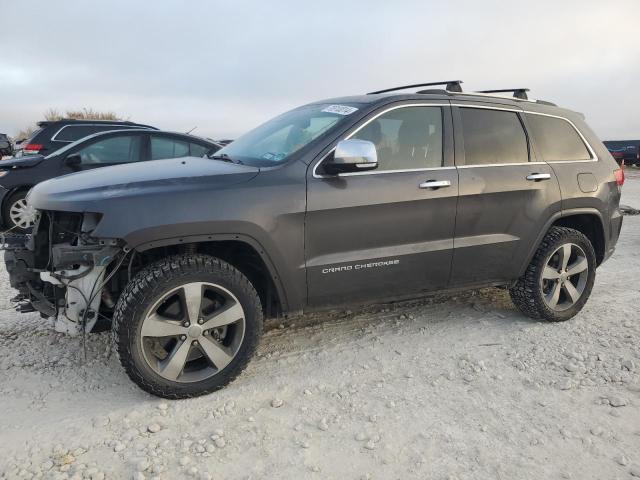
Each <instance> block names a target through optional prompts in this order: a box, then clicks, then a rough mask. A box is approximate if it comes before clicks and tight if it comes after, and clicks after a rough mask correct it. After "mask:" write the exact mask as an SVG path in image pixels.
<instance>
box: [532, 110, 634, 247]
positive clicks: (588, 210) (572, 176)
mask: <svg viewBox="0 0 640 480" xmlns="http://www.w3.org/2000/svg"><path fill="white" fill-rule="evenodd" d="M533 113H534V112H533V109H530V113H529V114H533ZM539 114H542V115H550V116H560V117H562V118H565V119H567V120H569V121H570V123H571V124H573V126H574V127H575V128H576V130H577V131H578V133H579V135H581V136H582V138H583V140H584V141H585V143H586V145H587V147H588V149H589V150H590V151H591V153H592V156H593V158H592V159H591V160H586V161H555V160H553V159H547V163H548V165H549V166H550V167H551V168H552V169H553V172H554V173H555V175H556V176H557V178H558V183H559V185H560V191H561V196H562V216H569V215H576V214H589V215H593V216H594V218H597V217H599V218H600V220H601V222H602V228H603V233H604V241H605V251H604V259H606V258H608V257H609V256H610V255H611V254H612V253H613V251H614V249H615V244H616V242H617V240H618V236H619V233H620V227H621V224H622V216H621V214H620V211H619V209H618V207H619V204H620V187H619V186H618V185H617V184H616V180H615V176H614V173H613V172H614V171H615V170H617V169H618V168H619V166H618V164H617V163H616V161H615V160H614V159H613V157H611V154H610V153H609V151H608V150H607V148H606V147H605V146H604V144H603V143H602V142H601V141H600V140H599V139H598V137H597V136H596V134H595V133H594V132H593V131H592V130H591V128H590V127H589V126H588V125H587V124H586V122H585V121H584V119H583V118H582V116H581V115H579V114H576V113H574V112H570V111H562V112H561V113H559V112H547V111H540V112H539ZM525 121H526V116H525ZM532 140H533V142H534V147H535V148H536V150H537V152H538V155H539V157H541V156H542V155H541V154H540V149H539V147H536V145H535V139H532Z"/></svg>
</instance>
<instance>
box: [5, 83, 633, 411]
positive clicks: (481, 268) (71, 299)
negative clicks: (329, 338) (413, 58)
mask: <svg viewBox="0 0 640 480" xmlns="http://www.w3.org/2000/svg"><path fill="white" fill-rule="evenodd" d="M431 85H432V84H428V86H431ZM420 86H422V85H420ZM425 86H427V85H425ZM413 87H418V85H414V86H413ZM403 88H404V87H403ZM400 90H401V88H398V89H390V90H385V91H379V92H373V93H372V94H369V95H360V96H354V97H344V98H336V99H330V100H324V101H320V102H317V103H312V104H309V105H305V106H302V107H300V108H296V109H294V110H292V111H289V112H287V113H284V114H282V115H280V116H278V117H276V118H274V119H272V120H270V121H268V122H266V123H265V124H263V125H261V126H259V127H257V128H256V129H255V130H252V131H251V132H249V133H247V134H245V135H243V136H242V137H240V138H239V139H237V140H235V141H234V142H233V143H231V144H229V145H227V146H226V147H224V148H223V149H221V150H220V151H219V152H217V153H216V155H214V156H213V159H212V160H210V159H202V158H177V159H173V160H162V161H152V162H147V163H144V164H143V163H133V164H128V165H120V166H114V167H108V168H104V169H101V170H94V171H88V172H83V173H78V174H73V175H66V176H64V177H60V178H57V179H53V180H49V181H46V182H43V183H40V184H39V185H37V186H36V187H34V188H33V189H32V191H31V193H30V195H29V198H28V200H29V202H30V203H31V204H32V205H33V207H34V208H36V209H37V210H38V212H39V219H38V221H37V223H36V225H35V226H34V230H33V234H32V235H31V236H28V237H27V239H26V241H25V240H23V239H13V240H12V239H5V242H6V243H7V244H10V245H12V247H11V248H12V249H11V250H9V251H7V252H6V256H5V259H6V265H7V270H8V272H9V275H10V280H11V285H12V286H13V287H14V288H16V289H17V290H18V291H19V294H18V296H17V297H16V298H15V300H16V301H17V302H18V309H19V310H20V311H33V310H37V311H39V312H41V314H42V315H43V316H44V317H53V318H56V319H57V322H58V326H59V328H68V329H70V330H73V331H82V330H84V331H90V330H91V329H92V328H93V327H94V325H95V324H96V322H97V320H98V318H111V319H112V322H113V325H112V329H113V334H114V342H115V348H116V350H117V352H118V355H119V357H120V361H121V363H122V365H123V367H124V369H125V370H126V372H127V373H128V375H129V376H130V378H131V379H132V380H133V381H134V382H136V383H137V384H138V385H139V386H140V387H141V388H143V389H144V390H147V391H149V392H151V393H153V394H155V395H160V396H163V397H168V398H184V397H190V396H195V395H200V394H203V393H207V392H211V391H213V390H216V389H218V388H221V387H222V386H224V385H225V384H227V383H228V382H230V381H231V380H232V379H233V378H235V377H236V376H237V375H238V374H239V373H240V372H241V371H242V369H243V368H244V367H245V366H246V364H247V362H248V361H249V359H250V357H251V356H252V354H253V353H254V351H255V349H256V346H257V344H258V340H259V338H260V335H261V332H262V323H263V317H264V316H275V315H278V314H295V313H300V312H302V311H313V310H318V309H323V308H329V307H334V306H339V305H347V304H354V303H363V302H383V301H390V300H394V299H400V298H408V297H415V296H418V295H422V294H424V293H426V292H433V291H443V290H458V289H465V288H478V287H488V286H497V287H502V288H507V289H509V292H510V294H511V298H512V299H513V302H514V303H515V305H516V306H517V307H518V308H519V309H520V310H521V311H522V312H523V313H524V314H525V315H527V316H529V317H532V318H535V319H542V320H548V321H562V320H567V319H569V318H571V317H573V316H574V315H576V314H577V313H578V312H579V311H580V310H581V309H582V307H583V306H584V304H585V302H586V301H587V299H588V298H589V295H590V293H591V289H592V287H593V285H594V280H595V276H596V267H598V266H599V265H600V264H602V262H604V261H605V260H606V259H607V258H609V256H610V255H611V254H612V253H613V251H614V248H615V245H616V242H617V240H618V236H619V233H620V228H621V225H622V216H621V214H620V211H619V208H618V203H619V200H620V188H621V185H622V183H623V181H624V175H623V172H622V170H621V169H620V168H619V167H618V165H617V164H616V163H615V161H614V160H613V158H612V157H611V155H610V154H609V152H608V151H607V149H606V148H605V147H604V145H603V144H602V142H600V140H598V138H597V137H596V135H595V134H594V133H593V131H592V130H591V129H590V128H589V127H588V126H587V124H586V123H585V121H584V118H583V115H581V114H579V113H575V112H572V111H570V110H566V109H564V108H559V107H557V106H555V105H554V104H551V103H549V102H543V101H532V100H529V99H528V98H527V95H526V89H517V90H515V91H513V93H514V95H515V97H514V98H507V97H504V96H497V95H489V94H486V93H471V92H470V93H464V92H462V89H461V86H460V82H458V81H455V82H447V85H446V89H442V90H433V89H429V90H421V91H419V92H417V93H409V94H407V93H399V91H400ZM509 92H511V91H509ZM493 93H500V92H493Z"/></svg>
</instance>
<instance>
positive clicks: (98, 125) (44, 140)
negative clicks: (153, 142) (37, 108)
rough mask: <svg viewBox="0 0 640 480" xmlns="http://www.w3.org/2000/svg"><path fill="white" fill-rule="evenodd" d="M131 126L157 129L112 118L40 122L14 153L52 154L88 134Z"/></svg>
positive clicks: (18, 155)
mask: <svg viewBox="0 0 640 480" xmlns="http://www.w3.org/2000/svg"><path fill="white" fill-rule="evenodd" d="M131 128H145V129H150V130H157V128H155V127H152V126H149V125H143V124H140V123H134V122H121V121H112V120H74V119H64V120H55V121H43V122H38V129H37V130H36V131H35V132H33V134H32V135H31V136H30V137H29V138H28V139H26V140H24V141H23V142H22V143H21V146H20V149H19V150H18V149H17V150H16V152H15V154H14V155H15V156H16V157H21V156H24V155H50V154H52V153H53V152H55V151H56V150H59V149H60V148H62V147H64V146H66V145H69V144H70V143H73V142H75V141H77V140H80V139H81V138H84V137H86V136H88V135H92V134H94V133H99V132H107V131H112V130H119V129H131Z"/></svg>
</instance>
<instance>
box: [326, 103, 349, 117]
mask: <svg viewBox="0 0 640 480" xmlns="http://www.w3.org/2000/svg"><path fill="white" fill-rule="evenodd" d="M357 110H358V109H357V108H355V107H349V106H348V105H329V106H328V107H326V108H323V109H322V111H323V112H327V113H337V114H338V115H351V114H352V113H353V112H355V111H357Z"/></svg>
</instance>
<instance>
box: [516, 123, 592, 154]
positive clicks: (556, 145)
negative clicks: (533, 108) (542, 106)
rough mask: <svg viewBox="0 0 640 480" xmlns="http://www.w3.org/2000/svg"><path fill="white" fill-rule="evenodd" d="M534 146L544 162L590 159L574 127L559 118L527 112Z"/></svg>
mask: <svg viewBox="0 0 640 480" xmlns="http://www.w3.org/2000/svg"><path fill="white" fill-rule="evenodd" d="M527 122H528V124H529V126H530V127H531V133H532V134H533V139H534V140H535V142H536V148H538V149H540V153H541V154H542V158H544V160H545V161H546V162H552V161H567V160H569V161H571V160H574V161H575V160H590V159H591V158H592V157H591V154H590V153H589V150H587V147H586V145H585V144H584V142H583V141H582V139H581V138H580V136H579V135H578V132H576V129H575V128H573V126H572V125H571V124H570V123H569V122H567V121H566V120H563V119H561V118H555V117H547V116H545V115H533V114H527Z"/></svg>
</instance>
